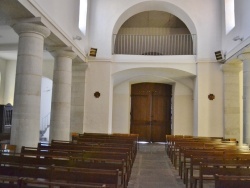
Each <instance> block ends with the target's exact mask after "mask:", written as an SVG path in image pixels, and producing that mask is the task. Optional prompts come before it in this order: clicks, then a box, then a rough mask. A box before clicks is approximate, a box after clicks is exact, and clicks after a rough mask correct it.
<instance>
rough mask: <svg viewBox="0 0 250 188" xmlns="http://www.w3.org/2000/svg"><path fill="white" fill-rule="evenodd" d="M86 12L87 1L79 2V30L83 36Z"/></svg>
mask: <svg viewBox="0 0 250 188" xmlns="http://www.w3.org/2000/svg"><path fill="white" fill-rule="evenodd" d="M87 10H88V0H80V8H79V25H78V27H79V29H80V30H81V32H82V33H83V34H84V35H85V34H86V26H87Z"/></svg>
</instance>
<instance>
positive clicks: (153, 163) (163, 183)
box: [128, 143, 185, 188]
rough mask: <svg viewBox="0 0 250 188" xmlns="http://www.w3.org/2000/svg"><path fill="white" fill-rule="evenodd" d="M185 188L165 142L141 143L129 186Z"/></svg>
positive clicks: (138, 187) (136, 187)
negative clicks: (168, 155) (169, 156)
mask: <svg viewBox="0 0 250 188" xmlns="http://www.w3.org/2000/svg"><path fill="white" fill-rule="evenodd" d="M163 187H164V188H166V187H169V188H183V187H185V186H184V184H183V182H182V180H181V179H180V178H179V176H178V174H177V171H176V170H175V169H174V168H173V166H172V164H171V162H170V161H169V158H168V157H167V154H166V152H165V145H164V144H163V143H147V144H140V146H139V151H138V153H137V156H136V160H135V162H134V165H133V169H132V174H131V177H130V181H129V184H128V188H163Z"/></svg>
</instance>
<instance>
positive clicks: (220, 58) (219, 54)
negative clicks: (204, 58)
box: [214, 51, 225, 62]
mask: <svg viewBox="0 0 250 188" xmlns="http://www.w3.org/2000/svg"><path fill="white" fill-rule="evenodd" d="M214 54H215V58H216V60H217V61H219V62H224V61H225V58H224V55H223V53H222V51H216V52H214Z"/></svg>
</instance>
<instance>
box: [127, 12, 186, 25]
mask: <svg viewBox="0 0 250 188" xmlns="http://www.w3.org/2000/svg"><path fill="white" fill-rule="evenodd" d="M122 27H158V28H186V25H185V24H184V23H183V22H182V21H181V20H180V19H179V18H178V17H176V16H174V15H173V14H170V13H167V12H163V11H145V12H141V13H139V14H136V15H134V16H132V17H130V18H129V19H128V20H127V21H126V22H124V24H123V25H122Z"/></svg>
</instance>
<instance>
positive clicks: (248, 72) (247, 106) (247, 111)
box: [239, 48, 250, 144]
mask: <svg viewBox="0 0 250 188" xmlns="http://www.w3.org/2000/svg"><path fill="white" fill-rule="evenodd" d="M239 58H240V59H241V60H242V61H243V141H244V143H247V144H250V48H248V49H245V50H244V52H243V53H242V54H241V55H240V56H239Z"/></svg>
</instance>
